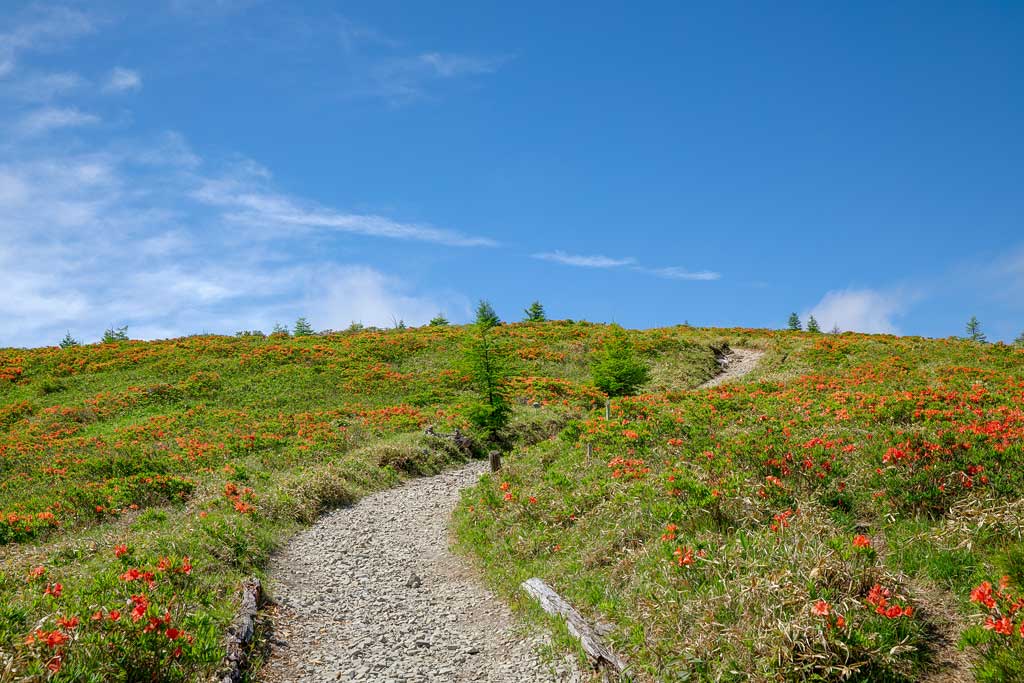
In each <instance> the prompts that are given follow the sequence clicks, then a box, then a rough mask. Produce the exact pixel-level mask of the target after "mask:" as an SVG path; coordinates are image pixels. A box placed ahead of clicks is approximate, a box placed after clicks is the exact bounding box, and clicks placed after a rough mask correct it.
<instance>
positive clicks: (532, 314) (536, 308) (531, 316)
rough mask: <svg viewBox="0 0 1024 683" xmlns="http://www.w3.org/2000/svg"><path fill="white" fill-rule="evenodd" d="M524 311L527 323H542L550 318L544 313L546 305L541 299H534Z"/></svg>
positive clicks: (524, 320) (524, 319)
mask: <svg viewBox="0 0 1024 683" xmlns="http://www.w3.org/2000/svg"><path fill="white" fill-rule="evenodd" d="M523 313H525V314H526V317H525V318H523V322H525V323H542V322H544V321H545V320H547V319H548V317H547V315H545V313H544V306H542V305H541V303H540V302H539V301H534V302H533V303H532V304H530V307H529V308H527V309H525V310H524V311H523Z"/></svg>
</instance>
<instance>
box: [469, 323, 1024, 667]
mask: <svg viewBox="0 0 1024 683" xmlns="http://www.w3.org/2000/svg"><path fill="white" fill-rule="evenodd" d="M675 334H676V335H677V337H678V338H680V339H682V340H684V341H685V340H687V339H693V338H702V335H703V334H705V333H704V332H702V331H689V330H687V331H679V330H676V331H675ZM712 334H715V335H718V337H719V338H720V339H721V338H729V343H730V344H731V345H736V346H744V345H746V346H756V347H759V348H767V349H768V351H767V353H766V356H765V358H764V360H763V361H762V365H763V366H765V367H764V369H763V370H762V371H761V372H760V374H759V375H758V377H759V378H758V379H755V380H753V381H740V382H736V383H732V384H726V385H723V386H719V387H715V388H713V389H708V390H698V391H692V390H691V391H687V390H685V389H684V388H681V387H675V388H666V389H664V390H657V391H651V393H647V394H641V395H638V396H630V397H623V398H616V399H613V400H612V403H611V408H610V411H609V414H608V417H607V418H606V416H605V411H604V407H603V405H602V404H601V403H600V402H598V404H597V405H594V406H593V407H592V408H591V409H590V411H589V412H586V413H584V414H583V415H581V416H579V418H578V419H575V420H573V421H572V422H570V423H569V424H568V425H567V426H566V428H565V429H564V430H563V431H562V433H561V435H560V438H559V440H558V441H557V442H552V443H547V442H546V443H542V444H538V445H536V446H534V447H532V448H531V449H530V450H529V451H527V452H526V453H524V454H522V455H520V456H518V457H517V458H516V459H514V460H513V461H511V462H510V464H509V465H508V466H507V467H508V468H509V469H510V473H508V474H507V476H508V477H509V478H510V479H512V478H514V479H515V480H516V481H517V484H516V488H515V498H516V499H517V500H518V499H520V498H523V497H526V496H530V495H535V496H537V498H538V499H539V500H542V501H544V502H545V505H544V509H542V510H540V511H538V512H539V514H534V515H525V514H522V512H521V511H520V510H519V509H518V508H517V507H516V506H508V505H501V504H499V502H498V501H494V500H493V499H492V498H490V497H488V496H477V497H475V498H473V500H474V504H473V508H474V509H473V513H472V514H471V515H470V514H465V509H464V508H463V509H462V511H460V513H459V514H458V519H459V523H460V532H459V535H460V538H462V539H463V540H464V541H465V542H466V543H467V544H469V545H471V546H472V547H473V548H474V550H475V551H476V552H477V553H479V554H480V555H481V557H482V558H483V560H484V563H485V566H493V567H494V569H493V570H492V571H493V574H494V576H495V577H498V576H500V577H502V581H503V582H506V583H509V584H510V585H515V583H516V581H514V580H510V577H511V578H516V579H518V578H520V577H521V578H527V577H528V576H534V575H540V576H544V577H545V580H548V581H549V582H552V583H553V584H554V585H556V587H557V588H558V589H559V590H560V592H561V591H563V590H564V591H565V592H566V593H568V597H569V598H570V601H572V602H574V603H579V604H580V605H581V608H582V609H584V610H592V611H595V612H604V613H605V615H603V618H604V619H606V620H608V621H612V622H614V623H615V624H616V625H617V627H618V628H617V630H616V631H615V632H614V633H613V634H612V636H611V637H612V640H613V643H614V644H615V645H616V646H618V647H620V648H621V649H622V650H623V652H624V653H625V654H627V655H628V656H629V657H630V658H631V661H632V662H633V663H634V666H635V667H636V668H637V670H638V671H642V672H643V673H644V675H646V676H648V677H650V678H652V679H654V680H669V679H671V680H675V679H676V678H681V677H683V676H684V675H685V676H689V677H690V678H692V679H694V680H719V679H723V680H724V679H729V678H730V676H733V675H734V672H736V671H743V672H745V673H746V674H748V675H750V676H751V677H752V678H757V679H761V678H763V679H766V680H775V679H780V680H781V679H815V680H832V679H839V678H844V677H845V678H849V677H851V676H853V677H860V678H861V679H862V680H898V681H912V680H917V679H918V678H920V677H921V676H923V675H924V674H925V673H935V674H936V675H938V676H939V677H941V676H942V675H944V674H948V672H939V671H934V672H932V671H930V667H935V666H937V662H946V661H951V660H955V659H958V658H957V657H954V656H950V655H946V654H941V655H940V653H937V652H935V651H934V650H935V648H937V647H939V646H940V645H938V644H937V643H938V641H937V640H936V639H935V637H934V636H930V635H929V634H930V633H932V634H933V633H935V632H937V631H940V630H941V629H944V628H948V626H947V624H949V623H952V622H955V619H953V617H952V615H944V614H942V613H941V610H942V609H949V608H948V607H946V606H947V605H956V604H957V602H961V603H963V602H967V601H968V592H969V591H968V590H966V589H962V581H964V580H965V578H966V577H967V576H969V575H970V572H971V571H973V569H972V568H974V567H985V566H990V565H991V564H992V563H994V562H996V561H997V559H998V557H999V556H1000V553H1002V552H1003V551H1004V549H1005V548H1006V547H1007V544H1010V543H1013V542H1014V539H1015V538H1016V537H1017V536H1016V534H1017V532H1016V531H1015V528H1016V529H1019V523H1020V522H1021V521H1024V519H1022V518H1024V509H1022V510H1021V511H1020V512H1021V514H1019V515H1017V516H1013V517H1009V518H1008V519H1007V521H1006V522H1005V524H1004V525H1003V526H1001V527H998V528H999V529H1000V530H1002V531H1000V532H997V531H995V530H994V529H992V527H991V524H992V522H991V521H990V520H989V518H988V517H986V516H985V513H984V512H983V509H984V506H999V505H1003V501H1013V500H1019V497H1020V493H1019V492H1020V491H1021V490H1024V467H1022V466H1021V463H1022V462H1024V431H1022V429H1024V370H1022V368H1024V364H1022V360H1024V355H1021V354H1020V353H1019V352H1015V351H1014V350H1013V349H1011V348H1009V347H1005V346H1002V345H988V346H982V345H970V344H965V343H962V342H959V341H957V340H924V339H919V338H896V337H889V336H868V335H857V334H843V335H839V336H833V335H802V334H794V335H778V334H775V333H771V332H764V331H758V332H754V331H749V330H729V331H717V330H716V331H713V333H712ZM651 337H652V338H651V339H650V340H649V342H648V343H643V344H641V343H637V344H636V348H637V349H638V350H639V351H641V352H645V353H656V351H657V350H658V349H660V348H663V347H662V345H665V346H664V348H671V343H670V342H669V341H667V340H668V339H669V338H670V334H668V333H667V332H666V331H658V332H657V334H656V335H655V334H654V331H652V332H651ZM703 338H705V339H706V338H707V337H703ZM571 357H572V356H571V354H569V355H568V356H567V358H571ZM657 374H658V373H655V375H657ZM656 384H657V383H656V382H652V384H651V385H650V386H653V385H656ZM580 407H585V405H581V406H580ZM964 508H969V509H978V512H977V513H976V514H977V520H978V521H977V524H974V522H971V521H970V520H969V519H958V517H957V513H956V512H955V511H957V510H960V509H964ZM1015 514H1016V513H1015ZM1015 523H1016V527H1015ZM972 524H973V526H972ZM946 525H953V526H954V527H956V528H957V531H955V532H950V533H947V534H945V535H944V534H940V533H939V530H940V529H945V528H946ZM933 530H934V534H933V533H931V532H932V531H933ZM890 535H891V537H892V539H894V540H890V538H889V537H890ZM953 537H955V542H954V541H953V540H950V539H952V538H953ZM509 538H514V539H520V540H518V541H516V542H515V543H508V542H506V541H505V540H503V539H509ZM908 539H909V540H908ZM945 543H951V544H953V545H955V548H950V549H947V548H946V547H945V545H944V544H945ZM553 547H558V548H559V549H560V550H559V552H558V553H552V552H548V551H546V549H549V548H553ZM965 547H966V548H969V549H968V550H963V548H965ZM542 549H544V550H542ZM520 572H521V573H520ZM937 584H938V585H941V586H946V587H948V589H949V592H948V593H947V595H946V596H945V597H944V598H943V599H942V600H940V601H939V603H940V604H939V605H936V604H928V605H926V606H925V605H919V604H918V603H917V598H918V597H919V596H920V595H922V594H925V593H926V592H927V591H928V590H936V589H935V588H934V586H936V585H937ZM578 586H579V587H580V588H576V587H578ZM1003 593H1004V594H1006V593H1007V590H1006V589H1004V590H1003ZM994 595H995V593H993V596H994ZM1013 597H1014V599H1015V598H1016V594H1014V596H1013ZM993 599H996V598H995V597H993ZM926 607H927V608H926ZM1013 607H1014V605H1013V604H1012V602H1004V603H1003V604H1001V606H1000V607H999V612H998V613H995V612H993V613H992V614H990V615H988V616H987V617H986V619H987V621H985V622H984V624H979V626H978V629H979V630H980V632H982V634H983V635H984V636H987V639H986V640H984V648H989V650H986V651H992V652H995V651H996V650H997V649H999V648H1004V649H1005V648H1008V647H1010V645H1011V644H1012V645H1013V647H1017V646H1018V645H1021V643H1020V642H1018V641H1024V638H1021V636H1020V635H1019V626H1020V622H1021V621H1022V620H1024V614H1020V613H1019V612H1013V614H1014V615H1016V616H1010V614H1011V613H1010V610H1011V609H1012V608H1013ZM1018 609H1019V608H1018ZM989 617H990V618H989ZM985 624H988V628H985ZM1011 628H1012V629H1013V630H1014V634H1015V635H1014V636H1013V637H1014V638H1017V640H1012V639H1011V638H1010V637H1009V636H1006V635H1005V632H1006V631H1007V630H1008V629H1011ZM641 632H642V633H644V634H645V638H644V639H643V642H642V643H640V642H638V641H637V640H635V639H634V638H633V637H632V635H633V634H636V633H641ZM959 635H960V634H950V635H948V636H947V637H946V638H947V639H946V640H945V641H943V642H951V641H952V640H955V639H956V637H957V636H959ZM979 637H980V636H979ZM979 642H980V641H979ZM979 647H981V645H979ZM1015 652H1017V651H1016V650H1015ZM780 653H782V654H780ZM1017 659H1018V660H1019V661H1018V663H1017V664H1016V665H1014V666H1016V667H1017V668H1008V669H1005V670H1003V672H1002V673H1001V674H1000V675H1001V676H1002V678H1001V679H1000V678H999V677H998V676H993V677H991V678H990V680H1013V679H1014V676H1016V677H1018V678H1021V677H1024V668H1022V667H1024V664H1021V663H1019V662H1024V657H1018V658H1017ZM1005 661H1007V662H1009V661H1010V658H1009V657H1006V658H1005ZM979 671H981V669H979ZM1008 672H1009V673H1008ZM1011 674H1012V675H1011Z"/></svg>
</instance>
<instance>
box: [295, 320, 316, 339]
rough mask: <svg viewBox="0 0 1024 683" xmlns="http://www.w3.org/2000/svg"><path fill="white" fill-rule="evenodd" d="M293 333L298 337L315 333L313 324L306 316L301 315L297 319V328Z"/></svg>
mask: <svg viewBox="0 0 1024 683" xmlns="http://www.w3.org/2000/svg"><path fill="white" fill-rule="evenodd" d="M292 334H294V335H295V336H296V337H308V336H309V335H311V334H313V326H312V325H310V324H309V321H308V320H306V318H305V317H300V318H299V319H298V320H296V321H295V330H294V331H293V332H292Z"/></svg>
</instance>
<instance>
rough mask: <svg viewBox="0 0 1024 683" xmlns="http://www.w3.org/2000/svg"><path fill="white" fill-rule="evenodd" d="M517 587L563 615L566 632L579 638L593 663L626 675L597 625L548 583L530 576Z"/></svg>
mask: <svg viewBox="0 0 1024 683" xmlns="http://www.w3.org/2000/svg"><path fill="white" fill-rule="evenodd" d="M521 588H522V589H523V590H524V591H526V593H527V595H529V596H530V597H532V598H533V599H534V600H536V601H537V602H539V603H540V606H541V607H542V608H543V609H544V611H545V612H547V613H548V614H555V615H558V616H560V617H562V618H563V619H565V625H566V627H567V628H568V629H569V633H570V634H571V635H572V636H573V637H575V638H577V639H578V640H579V641H580V644H581V645H582V646H583V651H584V652H586V653H587V656H588V657H589V658H590V660H591V662H592V663H593V664H594V665H595V666H605V667H608V668H609V669H611V670H612V671H614V672H615V673H617V674H619V675H620V676H622V677H627V673H626V667H627V666H628V663H627V662H626V660H624V659H623V658H622V657H620V656H619V655H617V654H615V653H614V652H612V650H611V648H609V647H608V646H607V645H605V643H604V639H603V638H601V636H600V635H598V632H597V629H596V628H594V627H593V626H591V625H590V624H589V623H588V622H587V620H586V619H584V618H583V615H582V614H580V613H579V612H578V611H576V608H574V607H573V606H572V605H570V604H569V603H568V602H566V601H565V600H564V599H563V598H562V596H560V595H559V594H558V593H556V592H555V591H554V589H552V588H551V586H549V585H547V584H546V583H544V582H543V581H541V580H540V579H538V578H532V579H527V580H526V581H524V582H523V583H522V585H521Z"/></svg>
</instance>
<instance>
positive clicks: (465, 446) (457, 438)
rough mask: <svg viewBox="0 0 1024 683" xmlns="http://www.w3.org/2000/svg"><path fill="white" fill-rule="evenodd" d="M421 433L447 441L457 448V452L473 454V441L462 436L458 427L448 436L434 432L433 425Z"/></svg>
mask: <svg viewBox="0 0 1024 683" xmlns="http://www.w3.org/2000/svg"><path fill="white" fill-rule="evenodd" d="M423 433H424V434H426V435H427V436H433V437H435V438H438V439H447V440H449V441H451V442H452V443H454V444H455V445H456V446H457V447H458V448H459V450H461V451H463V452H464V453H472V452H473V448H474V444H473V439H472V438H471V437H470V436H468V435H466V434H463V433H462V430H460V429H459V428H458V427H456V428H455V431H454V432H452V433H451V434H448V433H445V432H438V431H435V430H434V425H430V426H429V427H427V428H426V429H425V430H423Z"/></svg>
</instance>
